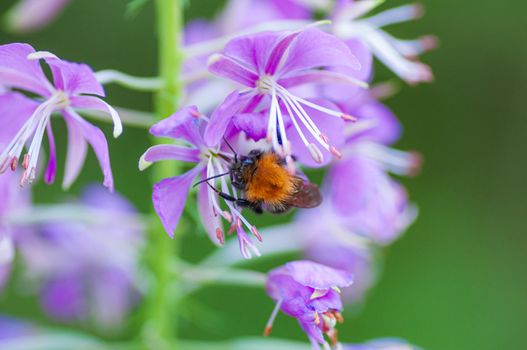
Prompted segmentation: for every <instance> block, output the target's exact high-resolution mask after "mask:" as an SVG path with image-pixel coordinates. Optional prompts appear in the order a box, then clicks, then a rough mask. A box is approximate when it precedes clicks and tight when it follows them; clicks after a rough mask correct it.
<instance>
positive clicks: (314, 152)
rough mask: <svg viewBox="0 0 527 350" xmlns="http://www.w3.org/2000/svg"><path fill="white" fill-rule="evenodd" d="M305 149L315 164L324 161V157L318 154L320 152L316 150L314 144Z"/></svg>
mask: <svg viewBox="0 0 527 350" xmlns="http://www.w3.org/2000/svg"><path fill="white" fill-rule="evenodd" d="M307 149H308V150H309V153H310V154H311V157H312V158H313V160H314V161H315V162H317V163H322V161H323V160H324V156H323V155H322V153H321V152H320V150H319V149H318V148H317V146H316V145H315V144H313V143H310V144H309V145H308V146H307Z"/></svg>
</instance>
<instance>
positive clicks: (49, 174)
mask: <svg viewBox="0 0 527 350" xmlns="http://www.w3.org/2000/svg"><path fill="white" fill-rule="evenodd" d="M46 132H47V134H48V141H49V161H48V166H47V167H46V171H45V173H44V181H45V182H46V183H47V184H48V185H49V184H52V183H53V182H54V181H55V175H56V174H57V152H56V148H55V137H54V136H53V129H52V128H51V122H49V123H48V124H47V125H46Z"/></svg>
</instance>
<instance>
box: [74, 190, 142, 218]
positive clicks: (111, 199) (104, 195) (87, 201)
mask: <svg viewBox="0 0 527 350" xmlns="http://www.w3.org/2000/svg"><path fill="white" fill-rule="evenodd" d="M81 202H82V204H84V205H86V206H90V207H93V208H97V209H103V210H107V211H108V212H114V213H125V214H127V213H128V214H131V213H136V212H137V210H136V209H135V208H134V206H133V205H132V204H131V203H130V202H129V201H128V200H127V199H126V198H125V197H123V196H122V195H120V194H119V193H115V192H114V193H109V192H108V191H107V190H105V189H104V187H102V186H100V185H88V186H86V187H85V188H84V189H83V191H82V195H81Z"/></svg>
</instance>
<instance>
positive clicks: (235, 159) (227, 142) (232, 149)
mask: <svg viewBox="0 0 527 350" xmlns="http://www.w3.org/2000/svg"><path fill="white" fill-rule="evenodd" d="M223 141H225V143H226V144H227V146H229V148H230V149H231V151H232V153H234V161H235V162H237V161H238V153H236V151H235V150H234V148H232V146H231V144H230V143H229V141H227V139H226V138H225V136H223Z"/></svg>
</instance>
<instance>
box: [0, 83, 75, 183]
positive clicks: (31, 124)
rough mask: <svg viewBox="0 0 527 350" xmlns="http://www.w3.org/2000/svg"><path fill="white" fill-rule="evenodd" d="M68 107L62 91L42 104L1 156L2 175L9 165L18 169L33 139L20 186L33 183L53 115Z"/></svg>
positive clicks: (0, 169) (25, 159) (0, 171)
mask: <svg viewBox="0 0 527 350" xmlns="http://www.w3.org/2000/svg"><path fill="white" fill-rule="evenodd" d="M68 105H69V100H68V97H67V95H66V94H65V93H64V92H62V91H56V92H55V93H54V94H53V95H52V96H51V97H50V98H49V99H48V100H46V101H44V102H43V103H41V104H40V105H39V106H38V107H37V108H36V109H35V111H34V112H33V114H32V115H31V116H30V117H29V119H28V120H27V121H26V123H24V125H23V126H22V128H20V130H19V131H18V132H17V134H16V135H15V137H14V138H13V139H12V140H11V142H10V143H9V145H8V146H7V147H6V148H5V149H4V151H3V152H2V154H1V155H0V165H1V166H0V173H2V172H4V171H5V170H7V167H8V166H9V165H10V166H11V168H12V169H14V168H15V167H16V165H17V163H18V161H19V159H20V156H21V154H22V151H23V148H24V146H25V145H26V142H27V141H28V140H29V139H30V138H31V137H33V138H32V140H31V144H30V146H29V149H28V152H27V153H26V155H25V156H24V160H23V167H24V169H25V170H24V172H23V174H22V178H21V180H20V185H21V186H23V185H24V184H25V183H26V182H29V183H32V182H33V180H34V179H35V174H36V165H37V161H38V156H39V154H40V149H41V146H42V139H43V137H44V132H45V131H46V126H47V125H48V123H49V122H50V118H51V115H52V114H53V112H54V111H56V110H60V109H62V108H65V107H67V106H68Z"/></svg>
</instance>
